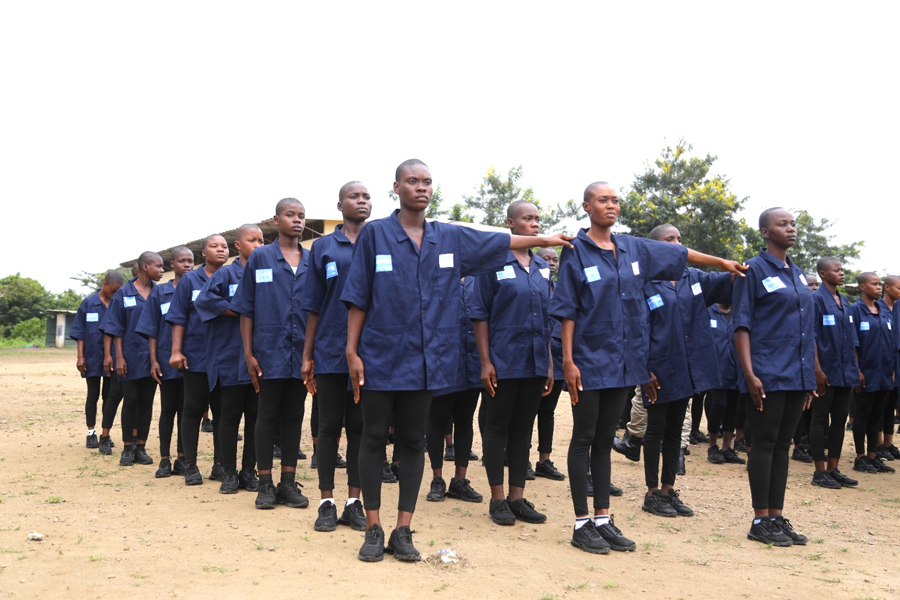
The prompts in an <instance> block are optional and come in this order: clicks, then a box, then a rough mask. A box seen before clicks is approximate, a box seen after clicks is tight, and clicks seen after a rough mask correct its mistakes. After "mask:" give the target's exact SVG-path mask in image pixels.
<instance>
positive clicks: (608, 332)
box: [550, 229, 687, 390]
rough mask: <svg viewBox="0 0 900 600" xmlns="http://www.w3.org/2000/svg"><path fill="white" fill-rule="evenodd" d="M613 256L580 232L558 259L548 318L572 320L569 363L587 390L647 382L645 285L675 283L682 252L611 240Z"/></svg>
mask: <svg viewBox="0 0 900 600" xmlns="http://www.w3.org/2000/svg"><path fill="white" fill-rule="evenodd" d="M612 241H613V243H614V244H615V246H616V249H617V252H618V256H616V255H615V254H613V251H612V250H603V249H601V248H600V247H599V246H597V244H596V243H594V240H592V239H590V238H589V237H588V236H587V230H586V229H581V230H579V231H578V235H577V236H576V238H575V239H574V240H572V245H573V246H574V247H573V248H564V249H563V253H562V257H561V258H560V267H559V273H558V275H557V280H556V289H555V290H554V292H553V300H552V302H551V303H550V315H551V316H553V317H556V318H557V319H559V320H560V321H562V320H563V319H569V320H572V321H575V336H574V339H573V342H572V360H573V362H574V363H575V366H576V367H578V369H579V370H580V371H581V384H582V387H583V388H584V389H586V390H599V389H608V388H617V387H630V386H635V385H639V384H642V383H646V382H647V381H649V380H650V371H649V370H648V369H647V364H648V363H647V346H648V344H649V339H650V331H649V329H650V323H649V312H650V309H649V307H648V305H647V302H646V300H645V299H644V284H645V283H647V282H648V281H652V280H653V279H679V278H680V277H681V274H682V273H683V272H684V269H685V266H686V264H687V248H685V247H684V246H679V245H677V244H667V243H665V242H657V241H654V240H645V239H642V238H636V237H632V236H630V235H613V236H612Z"/></svg>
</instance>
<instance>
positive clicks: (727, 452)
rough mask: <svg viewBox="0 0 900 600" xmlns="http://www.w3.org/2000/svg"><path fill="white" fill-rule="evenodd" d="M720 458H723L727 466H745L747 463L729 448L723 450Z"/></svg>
mask: <svg viewBox="0 0 900 600" xmlns="http://www.w3.org/2000/svg"><path fill="white" fill-rule="evenodd" d="M722 458H724V459H725V462H726V463H728V464H729V465H744V464H747V461H746V460H744V459H743V458H741V457H740V456H738V454H737V452H735V451H734V450H732V449H731V448H725V449H724V450H722Z"/></svg>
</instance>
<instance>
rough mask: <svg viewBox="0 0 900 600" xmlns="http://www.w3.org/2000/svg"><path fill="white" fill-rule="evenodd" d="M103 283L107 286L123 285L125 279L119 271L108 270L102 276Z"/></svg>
mask: <svg viewBox="0 0 900 600" xmlns="http://www.w3.org/2000/svg"><path fill="white" fill-rule="evenodd" d="M103 283H107V284H109V285H123V284H124V283H125V277H124V276H123V275H122V273H120V272H119V271H116V270H113V269H110V270H109V271H107V272H106V275H104V276H103Z"/></svg>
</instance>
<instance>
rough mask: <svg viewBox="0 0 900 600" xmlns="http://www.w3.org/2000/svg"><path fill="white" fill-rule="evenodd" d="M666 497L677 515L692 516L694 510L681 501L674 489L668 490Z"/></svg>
mask: <svg viewBox="0 0 900 600" xmlns="http://www.w3.org/2000/svg"><path fill="white" fill-rule="evenodd" d="M666 499H668V501H669V504H670V505H671V506H672V508H674V509H675V513H676V514H678V516H679V517H693V516H694V511H693V509H691V507H690V506H688V505H687V504H685V503H684V502H682V501H681V498H680V497H679V496H678V492H677V491H675V490H669V493H668V494H666Z"/></svg>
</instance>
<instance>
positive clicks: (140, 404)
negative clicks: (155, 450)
mask: <svg viewBox="0 0 900 600" xmlns="http://www.w3.org/2000/svg"><path fill="white" fill-rule="evenodd" d="M122 387H123V389H124V391H125V403H124V404H123V405H122V441H123V442H125V443H126V444H130V443H132V441H134V442H135V443H136V442H137V440H146V439H147V437H148V436H149V435H150V420H151V419H152V418H153V397H154V396H155V395H156V382H155V381H153V379H152V378H151V377H142V378H141V379H126V380H125V381H123V382H122ZM135 429H136V430H137V437H134V435H133V434H132V432H133V431H134V430H135Z"/></svg>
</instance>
